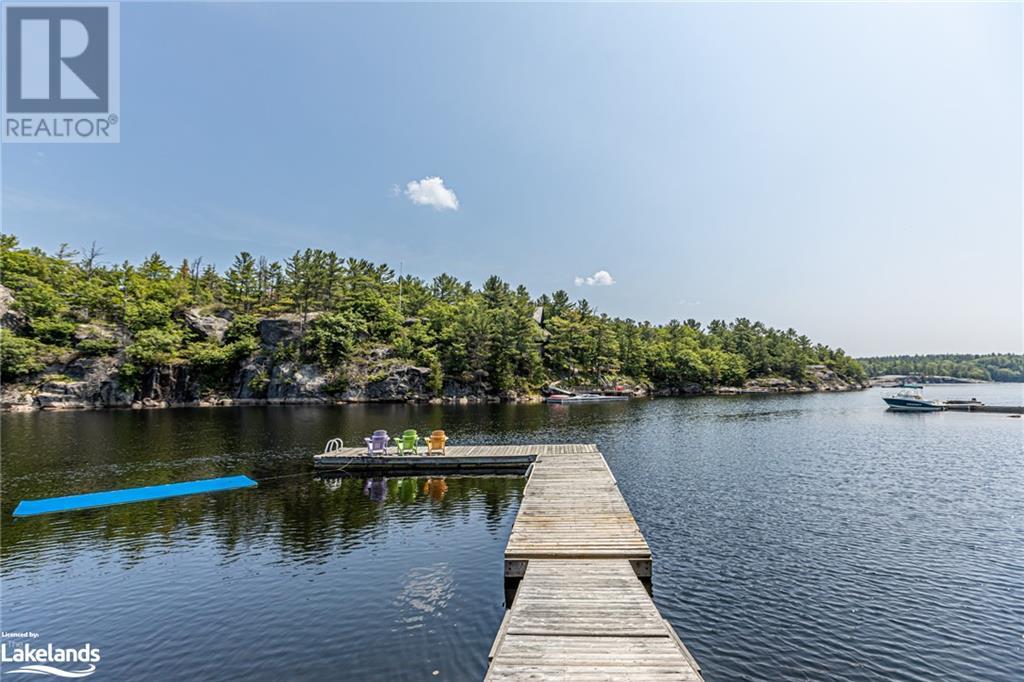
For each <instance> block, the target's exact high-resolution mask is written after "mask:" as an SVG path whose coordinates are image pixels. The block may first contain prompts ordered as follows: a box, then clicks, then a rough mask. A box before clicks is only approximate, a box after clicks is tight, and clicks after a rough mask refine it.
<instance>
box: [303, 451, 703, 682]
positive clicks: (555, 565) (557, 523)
mask: <svg viewBox="0 0 1024 682" xmlns="http://www.w3.org/2000/svg"><path fill="white" fill-rule="evenodd" d="M364 452H365V450H364V449H363V448H344V449H342V450H338V451H336V452H332V453H330V454H324V455H317V456H316V458H315V461H316V466H317V468H319V469H321V470H323V471H330V470H338V469H342V468H343V469H345V470H349V471H353V470H383V471H388V472H395V471H412V472H415V471H424V472H425V471H439V472H445V471H458V472H468V471H491V470H499V471H501V470H505V471H511V470H516V469H518V470H526V469H527V467H530V469H529V471H530V476H529V480H528V481H527V483H526V488H525V489H524V491H523V499H522V502H521V504H520V506H519V513H518V515H517V516H516V520H515V523H514V525H513V527H512V533H511V536H510V537H509V541H508V545H507V546H506V547H505V578H506V582H512V583H516V582H518V589H517V590H516V591H515V597H514V599H513V600H512V603H511V606H510V608H509V610H508V611H507V612H506V614H505V618H504V620H503V622H502V624H501V628H500V630H499V632H498V635H497V637H496V638H495V640H494V644H493V646H492V647H491V653H490V659H491V663H490V667H489V669H488V671H487V679H488V680H507V679H517V680H518V679H533V680H542V679H557V680H564V679H588V680H639V679H645V680H646V679H655V680H691V681H698V682H699V681H700V680H701V676H700V668H699V667H698V665H697V663H696V661H695V660H694V659H693V657H692V656H691V655H690V653H689V651H687V649H686V647H685V646H684V645H683V643H682V641H680V639H679V638H678V636H677V635H676V633H675V631H674V630H673V629H672V626H671V625H669V623H668V622H667V621H666V620H665V619H664V618H662V617H661V614H660V613H658V609H657V608H656V607H655V605H654V602H653V601H652V600H651V597H650V595H649V594H648V590H647V587H646V586H645V583H644V582H642V581H641V580H644V581H647V584H649V580H650V577H651V569H652V558H651V550H650V547H648V545H647V541H646V540H644V537H643V534H641V532H640V528H639V527H638V526H637V524H636V520H635V519H634V518H633V515H632V514H631V513H630V511H629V507H628V506H627V505H626V501H625V500H624V499H623V497H622V493H621V492H619V487H618V484H617V483H616V481H615V477H614V476H613V475H612V473H611V470H610V469H609V468H608V464H607V463H606V462H605V460H604V456H603V455H602V454H601V453H600V452H599V451H598V450H597V447H596V446H595V445H478V446H450V447H449V448H448V449H447V452H446V454H445V455H413V456H409V455H406V456H398V455H387V456H382V457H368V456H366V455H365V454H364Z"/></svg>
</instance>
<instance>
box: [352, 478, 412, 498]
mask: <svg viewBox="0 0 1024 682" xmlns="http://www.w3.org/2000/svg"><path fill="white" fill-rule="evenodd" d="M363 494H364V495H366V496H367V497H368V498H369V499H370V500H371V501H372V502H383V501H384V500H386V499H388V479H386V478H384V477H381V478H368V479H366V483H364V484H363ZM404 501H406V502H407V501H408V499H406V500H404Z"/></svg>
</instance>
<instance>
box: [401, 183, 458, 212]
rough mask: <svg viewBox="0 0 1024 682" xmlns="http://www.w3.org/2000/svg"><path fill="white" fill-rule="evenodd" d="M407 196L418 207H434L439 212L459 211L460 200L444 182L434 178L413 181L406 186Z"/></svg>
mask: <svg viewBox="0 0 1024 682" xmlns="http://www.w3.org/2000/svg"><path fill="white" fill-rule="evenodd" d="M405 196H407V197H409V201H411V202H412V203H414V204H417V205H418V206H433V207H434V210H437V211H445V210H447V211H458V210H459V198H458V197H457V196H455V192H453V191H452V190H450V189H448V188H447V187H445V186H444V180H442V179H441V178H439V177H437V176H434V177H432V178H423V179H422V180H413V181H412V182H410V183H408V184H407V185H406V186H405Z"/></svg>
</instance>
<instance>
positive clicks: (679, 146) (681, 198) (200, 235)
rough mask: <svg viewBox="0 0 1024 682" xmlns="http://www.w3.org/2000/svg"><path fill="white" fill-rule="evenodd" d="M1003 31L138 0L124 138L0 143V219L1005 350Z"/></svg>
mask: <svg viewBox="0 0 1024 682" xmlns="http://www.w3.org/2000/svg"><path fill="white" fill-rule="evenodd" d="M1021 25H1022V12H1021V6H1020V5H1018V4H975V5H923V4H895V5H893V4H880V3H879V4H827V3H820V4H810V3H805V4H774V3H773V4H761V5H755V4H701V5H695V4H686V5H668V4H650V5H607V4H601V5H476V4H473V5H461V4H460V5H332V4H311V5H284V4H281V5H275V4H233V3H226V4H198V3H195V4H193V3H169V4H154V5H149V4H135V3H124V4H122V7H121V55H122V56H121V61H122V64H121V103H122V107H121V108H122V116H121V120H122V129H121V142H120V143H119V144H110V145H69V144H64V145H56V144H49V145H25V144H21V145H4V146H3V150H2V151H3V160H2V171H3V178H2V194H3V196H2V198H3V211H2V219H3V227H4V230H5V231H9V232H13V233H15V234H17V235H18V236H19V237H20V238H21V240H22V242H23V243H26V244H31V245H39V246H42V247H43V248H46V249H53V248H55V247H56V246H57V244H59V243H60V242H69V243H71V244H72V245H75V246H80V245H86V244H88V243H89V242H90V241H92V240H96V241H97V243H98V244H99V245H100V246H101V247H102V248H103V249H104V251H105V253H106V259H107V260H109V261H120V260H123V259H126V258H127V259H130V260H139V259H141V258H143V257H144V256H145V255H146V254H148V253H150V252H152V251H159V252H160V253H161V254H163V255H164V256H165V257H166V258H167V259H168V260H170V261H180V259H181V258H183V257H188V258H193V257H196V256H199V255H202V256H203V257H204V262H215V263H216V264H217V265H218V267H220V268H221V269H223V268H225V267H227V266H228V265H229V264H230V261H231V258H232V256H233V254H235V253H237V252H238V251H240V250H248V251H250V252H253V253H255V254H264V255H267V256H269V257H273V258H283V257H285V256H287V255H289V254H290V253H292V252H293V251H294V250H295V249H298V248H304V247H306V246H315V247H321V248H327V249H334V250H336V251H338V252H339V253H340V254H341V255H343V256H357V257H365V258H370V259H372V260H376V261H386V262H388V263H390V264H392V265H394V266H395V267H397V265H398V263H399V261H402V262H404V268H405V271H406V272H408V273H412V274H417V275H421V276H423V277H425V278H430V277H432V276H433V275H435V274H437V273H439V272H441V271H447V272H450V273H452V274H454V275H456V276H458V277H460V278H463V279H470V280H471V281H473V282H474V283H476V284H479V283H480V282H481V281H482V280H483V279H484V278H485V277H486V276H487V275H489V274H492V273H496V274H498V275H501V276H502V277H504V278H505V279H507V280H509V281H511V282H513V283H514V284H518V283H523V284H525V285H527V286H528V287H529V289H530V290H531V291H532V292H534V293H540V292H544V291H553V290H555V289H559V288H564V289H566V290H567V291H569V292H570V293H571V294H572V295H573V296H574V297H585V298H587V299H588V300H589V301H590V302H591V304H592V305H594V306H595V307H597V308H598V309H599V310H601V311H603V312H607V313H609V314H612V315H618V316H623V317H633V318H635V319H649V320H652V321H655V322H664V321H667V320H669V319H671V318H679V319H685V318H688V317H695V318H697V319H700V320H703V321H708V320H710V319H713V318H724V319H732V318H735V317H738V316H744V317H749V318H752V319H761V320H764V321H765V322H767V323H770V324H772V325H775V326H779V327H783V328H785V327H790V326H792V327H795V328H796V329H798V330H800V331H801V332H803V333H807V334H808V335H810V336H811V337H812V338H814V339H816V340H820V341H823V342H825V343H829V344H831V345H838V346H842V347H844V348H845V349H847V351H849V352H851V353H854V354H858V355H860V354H876V353H904V352H922V353H924V352H946V351H957V352H988V351H1017V352H1020V351H1021V350H1022V345H1024V343H1022V307H1024V305H1022V293H1021V289H1022V257H1024V252H1022V238H1021V231H1022V171H1021V165H1022V151H1021V149H1022V147H1021V145H1022V138H1021V120H1022V103H1021V98H1022V92H1021V78H1022V70H1021V57H1022V54H1021ZM434 177H437V178H440V179H441V182H443V189H444V190H450V191H452V192H454V194H455V195H456V196H457V201H458V206H457V208H454V207H449V208H441V209H438V208H435V207H434V206H432V205H430V204H429V203H419V204H417V203H415V202H414V201H412V198H413V195H414V196H417V197H421V201H426V202H429V201H430V200H432V199H433V200H436V199H445V197H447V196H448V195H445V194H444V191H443V190H442V189H441V188H439V186H438V185H439V183H437V182H434V183H432V184H431V183H428V184H425V185H422V186H420V187H419V191H418V193H417V192H412V193H411V194H410V193H408V192H407V191H406V188H407V183H409V182H412V181H421V180H424V179H427V178H434ZM414 189H415V188H414ZM448 199H450V197H448ZM450 206H451V205H450ZM599 271H605V272H606V273H608V274H609V275H610V278H611V280H613V281H614V283H613V284H610V285H608V284H604V285H602V283H605V282H607V278H605V277H604V276H603V275H599V276H597V277H595V273H598V272H599ZM588 277H589V278H591V280H592V281H593V284H592V285H591V284H588V280H587V279H586V278H588ZM577 278H581V281H580V284H578V285H577V283H576V282H577Z"/></svg>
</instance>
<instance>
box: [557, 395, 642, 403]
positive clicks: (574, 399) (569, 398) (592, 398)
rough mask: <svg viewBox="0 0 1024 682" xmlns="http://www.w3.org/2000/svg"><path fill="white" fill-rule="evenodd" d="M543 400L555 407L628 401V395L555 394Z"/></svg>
mask: <svg viewBox="0 0 1024 682" xmlns="http://www.w3.org/2000/svg"><path fill="white" fill-rule="evenodd" d="M545 400H546V401H547V402H549V403H553V404H555V405H562V404H565V403H599V402H606V401H609V400H616V401H617V400H629V396H628V395H603V394H601V393H579V394H575V393H573V394H571V395H566V394H563V393H555V394H553V395H549V396H548V397H547V398H545Z"/></svg>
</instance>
